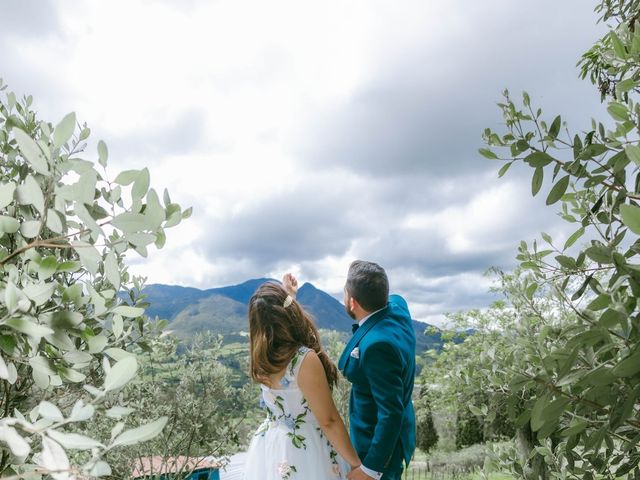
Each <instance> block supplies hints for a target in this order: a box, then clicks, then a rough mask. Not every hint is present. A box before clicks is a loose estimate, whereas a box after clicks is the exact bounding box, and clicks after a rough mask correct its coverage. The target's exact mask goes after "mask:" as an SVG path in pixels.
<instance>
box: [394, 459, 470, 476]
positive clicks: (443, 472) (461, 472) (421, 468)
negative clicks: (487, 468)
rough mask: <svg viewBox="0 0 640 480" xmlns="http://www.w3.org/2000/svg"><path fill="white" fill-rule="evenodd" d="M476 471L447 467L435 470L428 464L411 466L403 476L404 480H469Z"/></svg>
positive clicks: (422, 463) (421, 463)
mask: <svg viewBox="0 0 640 480" xmlns="http://www.w3.org/2000/svg"><path fill="white" fill-rule="evenodd" d="M473 470H474V469H469V468H464V467H457V466H447V467H444V468H442V467H441V466H440V467H438V468H433V467H432V466H431V465H430V464H429V463H428V462H426V463H424V462H420V463H418V464H411V465H409V468H408V469H407V470H405V471H404V472H403V474H402V480H467V479H469V478H470V477H471V474H472V472H473Z"/></svg>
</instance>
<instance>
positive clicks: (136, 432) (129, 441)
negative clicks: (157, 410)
mask: <svg viewBox="0 0 640 480" xmlns="http://www.w3.org/2000/svg"><path fill="white" fill-rule="evenodd" d="M167 421H168V417H160V418H159V419H157V420H155V421H153V422H151V423H148V424H146V425H142V426H140V427H137V428H132V429H131V430H126V431H124V432H122V433H121V434H120V435H118V436H117V437H116V439H115V440H114V441H113V444H112V445H113V446H120V445H133V444H135V443H140V442H145V441H147V440H151V439H152V438H154V437H156V436H158V435H159V434H160V433H161V432H162V430H163V429H164V427H165V425H166V424H167Z"/></svg>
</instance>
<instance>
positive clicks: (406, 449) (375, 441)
mask: <svg viewBox="0 0 640 480" xmlns="http://www.w3.org/2000/svg"><path fill="white" fill-rule="evenodd" d="M344 304H345V308H346V310H347V313H348V314H349V315H350V316H351V317H352V318H353V319H354V320H356V321H357V322H358V323H357V324H354V325H353V329H354V335H353V337H352V338H351V340H350V341H349V343H348V344H347V346H346V348H345V350H344V352H343V353H342V356H341V357H340V362H339V364H338V366H339V368H340V370H341V371H342V372H343V373H344V375H345V377H346V378H347V379H348V380H349V381H350V382H351V383H352V389H351V398H350V400H349V421H350V424H351V426H350V430H351V441H352V442H353V445H354V447H355V449H356V452H357V453H358V456H359V457H360V459H361V460H362V465H361V466H360V467H358V468H356V469H354V470H352V471H351V473H349V475H348V478H349V480H370V479H371V478H374V479H376V480H377V479H382V480H400V477H401V476H402V471H403V469H404V466H405V464H407V465H408V464H409V461H410V460H411V456H412V455H413V451H414V450H415V444H416V420H415V413H414V411H413V402H412V400H411V395H412V393H413V380H414V376H415V369H416V363H415V347H416V338H415V333H414V331H413V325H412V322H411V314H410V313H409V309H408V307H407V302H405V301H404V299H403V298H402V297H400V296H398V295H391V296H390V297H389V281H388V279H387V274H386V273H385V271H384V269H383V268H382V267H380V266H379V265H377V264H375V263H372V262H365V261H361V260H357V261H355V262H353V263H352V264H351V266H350V267H349V273H348V275H347V283H346V285H345V287H344Z"/></svg>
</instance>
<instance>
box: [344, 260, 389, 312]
mask: <svg viewBox="0 0 640 480" xmlns="http://www.w3.org/2000/svg"><path fill="white" fill-rule="evenodd" d="M345 288H346V289H347V293H348V294H349V295H350V296H351V297H353V298H354V299H355V300H356V301H357V302H358V303H359V304H360V306H361V307H362V308H363V309H364V310H366V311H367V312H375V311H376V310H380V309H381V308H384V307H386V306H387V301H388V300H389V279H388V278H387V273H386V272H385V271H384V268H382V267H381V266H380V265H378V264H377V263H373V262H366V261H364V260H356V261H355V262H353V263H352V264H351V266H350V267H349V273H348V274H347V283H346V284H345Z"/></svg>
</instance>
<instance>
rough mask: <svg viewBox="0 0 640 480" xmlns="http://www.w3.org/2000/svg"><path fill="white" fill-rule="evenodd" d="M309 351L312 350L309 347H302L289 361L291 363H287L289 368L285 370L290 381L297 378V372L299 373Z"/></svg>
mask: <svg viewBox="0 0 640 480" xmlns="http://www.w3.org/2000/svg"><path fill="white" fill-rule="evenodd" d="M311 351H312V350H311V349H310V348H309V347H305V346H304V345H303V346H301V347H300V348H299V349H298V351H297V352H296V354H295V355H294V356H293V358H292V359H291V362H290V363H289V367H288V368H287V373H286V375H289V376H290V378H291V379H292V380H293V379H296V378H298V372H299V371H300V366H301V365H302V360H303V359H304V357H305V356H306V355H307V353H309V352H311Z"/></svg>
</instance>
